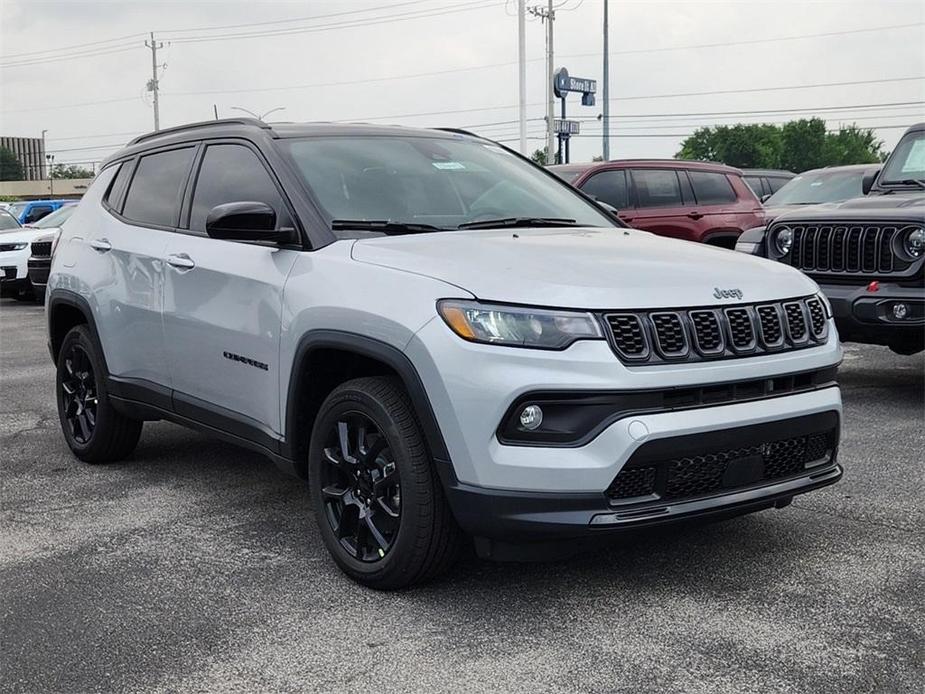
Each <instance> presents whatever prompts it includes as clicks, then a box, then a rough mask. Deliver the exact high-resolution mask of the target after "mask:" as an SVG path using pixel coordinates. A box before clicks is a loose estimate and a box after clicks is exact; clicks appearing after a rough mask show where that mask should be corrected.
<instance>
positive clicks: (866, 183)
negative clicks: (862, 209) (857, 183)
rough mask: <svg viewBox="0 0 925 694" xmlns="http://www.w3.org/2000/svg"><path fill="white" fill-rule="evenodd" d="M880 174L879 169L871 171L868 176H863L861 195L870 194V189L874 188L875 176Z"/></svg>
mask: <svg viewBox="0 0 925 694" xmlns="http://www.w3.org/2000/svg"><path fill="white" fill-rule="evenodd" d="M879 173H880V169H877V170H876V171H872V172H870V173H869V174H864V178H862V179H861V193H862V194H863V195H867V194H868V193H869V192H870V189H871V188H873V187H874V181H876V180H877V175H878V174H879Z"/></svg>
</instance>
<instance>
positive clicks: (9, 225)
mask: <svg viewBox="0 0 925 694" xmlns="http://www.w3.org/2000/svg"><path fill="white" fill-rule="evenodd" d="M19 228H20V226H19V222H18V221H16V218H15V217H14V216H13V215H11V214H10V213H9V212H5V211H3V210H0V231H7V230H9V229H19Z"/></svg>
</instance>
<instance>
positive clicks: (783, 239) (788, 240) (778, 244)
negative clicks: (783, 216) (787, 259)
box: [774, 227, 793, 255]
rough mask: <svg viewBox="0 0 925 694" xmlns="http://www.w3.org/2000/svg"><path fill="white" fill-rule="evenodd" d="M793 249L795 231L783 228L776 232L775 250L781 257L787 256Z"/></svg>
mask: <svg viewBox="0 0 925 694" xmlns="http://www.w3.org/2000/svg"><path fill="white" fill-rule="evenodd" d="M792 247H793V229H791V228H790V227H781V228H780V229H778V230H777V231H775V232H774V249H775V250H776V251H777V252H778V253H779V254H780V255H787V254H788V253H789V252H790V249H791V248H792Z"/></svg>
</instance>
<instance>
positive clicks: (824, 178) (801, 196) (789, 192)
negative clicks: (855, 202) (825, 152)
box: [764, 164, 881, 224]
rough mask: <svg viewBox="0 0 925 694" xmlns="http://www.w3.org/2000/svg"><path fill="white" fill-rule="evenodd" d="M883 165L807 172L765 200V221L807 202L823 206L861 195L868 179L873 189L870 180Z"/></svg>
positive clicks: (859, 165)
mask: <svg viewBox="0 0 925 694" xmlns="http://www.w3.org/2000/svg"><path fill="white" fill-rule="evenodd" d="M880 166H881V165H880V164H855V165H852V166H829V167H826V168H824V169H812V170H811V171H805V172H803V173H801V174H800V175H799V176H796V177H795V178H793V179H791V180H790V181H789V182H788V183H787V185H785V186H784V187H783V188H781V189H780V190H778V191H777V192H776V193H774V195H772V196H771V197H769V198H767V199H766V200H765V201H764V209H765V212H766V214H767V218H766V219H765V223H766V224H768V223H770V222H771V221H772V220H773V219H774V218H775V217H777V216H779V215H782V214H784V213H785V212H792V211H793V210H796V209H798V208H800V207H803V206H806V205H821V204H823V203H827V202H841V201H843V200H850V199H851V198H858V197H861V196H862V195H864V192H863V190H864V181H865V179H866V180H867V187H868V188H870V183H871V182H872V181H873V180H874V178H875V177H876V175H877V172H878V171H880Z"/></svg>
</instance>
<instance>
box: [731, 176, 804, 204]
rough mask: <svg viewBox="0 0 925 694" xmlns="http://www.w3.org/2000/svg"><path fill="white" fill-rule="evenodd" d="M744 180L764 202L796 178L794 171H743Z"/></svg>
mask: <svg viewBox="0 0 925 694" xmlns="http://www.w3.org/2000/svg"><path fill="white" fill-rule="evenodd" d="M742 174H743V178H744V179H745V182H746V183H747V184H748V187H749V188H751V189H752V191H754V193H755V195H757V196H758V199H759V200H761V201H762V202H763V201H764V200H765V199H767V198H768V197H770V196H771V195H774V193H776V192H777V191H779V190H780V189H781V188H783V187H784V186H785V185H787V182H788V181H789V180H790V179H792V178H793V177H794V176H796V174H795V173H793V171H785V170H783V169H742Z"/></svg>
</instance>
